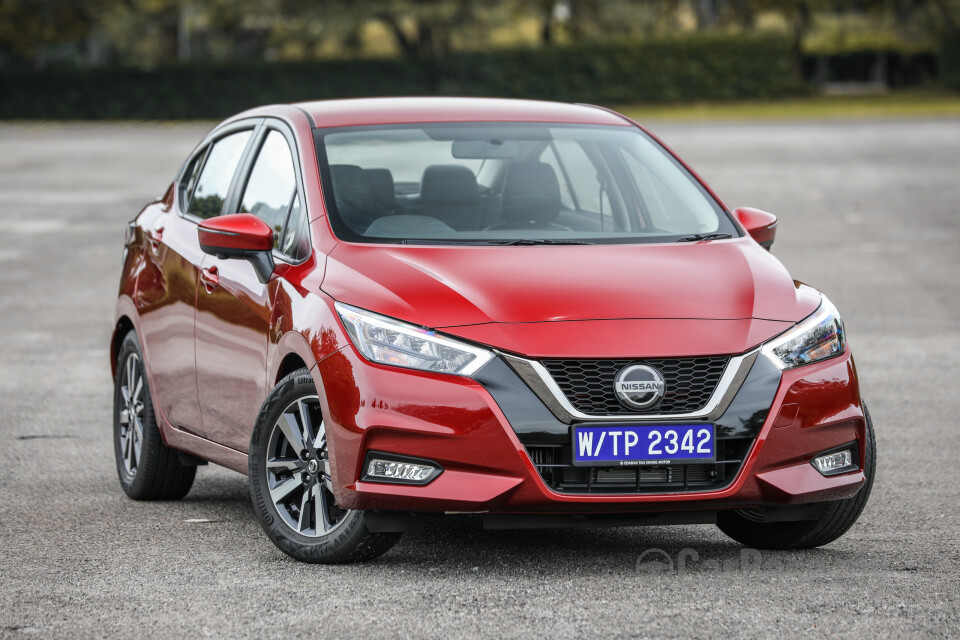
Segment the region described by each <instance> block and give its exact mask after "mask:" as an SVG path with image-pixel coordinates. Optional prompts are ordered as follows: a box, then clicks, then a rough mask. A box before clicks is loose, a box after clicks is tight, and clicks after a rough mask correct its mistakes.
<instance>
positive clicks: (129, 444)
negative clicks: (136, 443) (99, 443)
mask: <svg viewBox="0 0 960 640" xmlns="http://www.w3.org/2000/svg"><path fill="white" fill-rule="evenodd" d="M123 446H124V449H123V458H124V460H125V461H126V466H127V471H129V472H130V473H133V470H134V464H133V432H130V431H128V432H127V437H126V441H125V442H124V443H123Z"/></svg>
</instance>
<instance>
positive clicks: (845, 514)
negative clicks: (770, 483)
mask: <svg viewBox="0 0 960 640" xmlns="http://www.w3.org/2000/svg"><path fill="white" fill-rule="evenodd" d="M863 414H864V417H865V418H866V421H867V428H866V438H867V442H866V446H865V447H864V451H865V453H864V464H863V474H864V476H865V478H866V482H865V483H864V485H863V486H862V487H861V488H860V491H858V492H857V494H856V495H855V496H853V497H850V498H846V499H844V500H836V501H833V502H823V503H820V504H819V505H817V506H819V507H820V508H821V509H822V512H821V514H820V516H819V518H817V519H816V520H803V521H796V522H757V521H756V520H755V519H751V518H749V517H746V516H745V514H744V513H743V512H739V511H725V512H721V513H720V514H719V515H718V517H717V526H718V527H720V530H721V531H723V532H724V533H725V534H727V535H728V536H730V537H731V538H733V539H734V540H736V541H737V542H739V543H740V544H743V545H746V546H748V547H753V548H754V549H811V548H813V547H820V546H823V545H825V544H829V543H831V542H833V541H834V540H836V539H837V538H839V537H840V536H842V535H843V534H844V533H846V532H847V530H848V529H849V528H850V527H852V526H853V523H854V522H856V521H857V518H859V517H860V513H861V512H862V511H863V507H864V506H866V504H867V500H868V499H869V498H870V490H871V489H872V488H873V477H874V475H875V473H876V465H877V444H876V439H875V436H874V433H873V421H872V420H871V419H870V413H869V411H867V406H866V405H865V404H864V405H863Z"/></svg>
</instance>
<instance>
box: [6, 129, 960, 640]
mask: <svg viewBox="0 0 960 640" xmlns="http://www.w3.org/2000/svg"><path fill="white" fill-rule="evenodd" d="M207 128H208V126H207V125H203V124H184V125H158V124H150V125H141V124H124V125H100V124H95V125H94V124H91V125H85V124H71V125H54V124H47V125H42V124H38V125H10V124H5V125H0V221H2V223H0V354H2V355H0V637H96V636H103V637H137V636H146V637H178V636H180V635H187V636H194V635H209V636H224V637H242V636H249V637H256V638H264V637H291V636H316V637H323V638H337V637H381V636H392V635H403V636H417V637H447V636H466V635H481V634H482V635H483V636H485V637H499V636H506V637H528V638H529V637H541V636H557V637H583V636H593V635H597V636H599V635H604V636H607V637H665V636H667V637H669V636H689V635H694V636H708V635H709V636H714V637H728V636H755V637H762V636H768V635H781V636H784V635H795V634H796V635H803V636H821V635H825V634H830V635H838V636H841V637H851V638H852V637H912V636H920V635H923V636H942V637H956V636H957V635H958V634H960V577H958V576H960V534H958V528H960V510H958V508H957V505H958V497H960V465H958V464H957V452H958V451H960V428H958V425H957V423H956V422H955V420H956V419H957V416H958V415H960V393H958V391H957V386H958V381H960V246H958V245H960V180H958V176H960V168H958V167H960V121H957V120H950V121H913V122H862V123H859V122H824V123H799V124H782V123H764V124H733V123H730V124H719V125H710V124H666V123H659V124H658V123H653V125H652V128H653V130H654V131H655V132H656V133H658V134H660V135H661V136H662V137H663V138H664V139H665V140H666V141H667V142H668V143H669V144H672V145H673V146H674V147H675V148H676V149H677V150H678V151H679V152H680V153H681V154H682V155H683V156H684V157H685V158H687V159H688V160H690V161H691V162H692V163H693V165H694V166H695V167H696V168H697V169H698V170H699V171H700V172H701V174H702V175H703V176H704V177H705V178H706V179H707V180H708V181H709V182H710V183H711V184H713V186H715V187H716V188H717V190H718V191H719V192H720V193H721V195H723V196H724V197H725V198H726V199H727V201H728V203H729V204H731V205H733V206H739V205H749V206H755V207H759V208H763V209H767V210H770V211H772V212H774V213H776V214H777V215H779V216H780V218H781V224H780V227H779V231H778V233H779V237H778V240H777V243H776V245H775V247H774V253H775V254H776V255H778V256H779V257H780V258H781V259H782V260H783V261H784V262H785V263H786V265H787V267H788V268H789V269H790V270H791V271H792V273H793V274H794V276H795V277H796V278H798V279H800V280H804V281H806V282H809V283H810V284H813V285H815V286H817V287H819V288H821V289H823V290H825V291H826V292H827V293H828V294H829V295H830V297H831V299H832V300H833V301H834V303H836V305H837V306H838V307H839V308H840V310H841V311H842V312H843V313H844V317H845V320H846V324H847V329H848V332H849V335H850V339H851V343H852V344H853V347H854V349H855V352H856V355H857V364H858V367H859V370H860V374H861V381H862V384H863V393H864V396H865V397H866V398H867V400H868V401H869V403H870V406H871V410H872V413H873V416H874V422H875V424H876V427H877V438H878V446H879V471H878V475H877V481H876V486H875V487H874V494H873V497H872V499H871V502H870V504H868V506H867V508H866V510H865V512H864V514H863V516H862V518H861V519H860V521H859V522H858V524H857V525H856V526H855V527H854V528H853V529H852V530H851V531H850V532H849V533H848V534H847V535H846V536H845V537H843V538H841V539H840V540H839V541H837V542H835V543H834V544H832V545H829V546H828V547H826V548H823V549H820V550H814V551H808V552H802V553H793V552H790V553H777V552H762V553H760V554H759V555H758V554H756V553H746V554H744V553H743V552H742V550H741V548H740V547H738V546H737V545H736V544H734V543H733V542H731V541H729V540H728V539H727V538H725V537H724V536H723V535H722V534H721V533H720V532H719V531H717V530H715V529H714V528H712V527H707V526H704V527H676V528H647V529H608V530H573V531H547V532H538V531H524V532H496V533H479V532H460V531H451V530H443V531H434V532H422V533H416V534H408V535H407V536H406V537H405V538H404V539H403V540H402V541H401V542H400V544H398V545H397V546H396V547H395V548H394V549H393V550H391V551H390V552H389V553H388V554H387V555H385V556H384V557H383V558H381V559H380V560H378V561H375V562H373V563H370V564H366V565H358V566H340V567H324V566H307V565H301V564H298V563H296V562H293V561H291V560H289V559H288V558H287V557H286V556H284V555H282V554H281V553H280V552H279V551H278V550H277V549H275V548H274V547H273V545H272V544H271V543H270V542H269V541H268V540H267V538H266V537H265V536H264V535H263V532H262V531H261V529H260V526H259V524H258V523H257V522H256V521H255V519H254V515H253V513H252V510H251V505H250V500H249V497H248V493H247V487H246V482H245V478H244V477H242V476H240V475H237V474H235V473H232V472H229V471H226V470H222V469H218V468H214V467H205V468H201V469H200V471H199V474H198V477H197V482H196V483H195V485H194V489H193V490H192V491H191V493H190V495H189V496H188V497H187V498H186V499H185V500H183V501H182V502H175V503H174V502H169V503H151V504H144V503H135V502H133V501H131V500H128V499H127V498H126V497H125V496H124V494H123V493H122V491H121V490H120V487H119V485H118V483H117V479H116V471H115V468H114V462H113V450H112V445H111V418H110V415H111V413H110V411H111V409H110V403H111V399H112V392H111V380H110V376H109V365H108V355H107V342H108V336H109V332H110V328H111V327H110V322H111V317H112V309H113V303H114V300H115V295H116V286H117V281H118V276H119V268H120V264H119V262H120V252H121V243H122V239H123V231H124V224H125V222H126V221H127V220H128V219H129V218H131V217H132V216H133V215H134V214H135V213H136V211H137V210H138V208H139V206H140V205H141V204H142V203H143V202H145V201H146V200H148V199H149V198H151V197H153V196H155V195H158V194H160V193H161V192H162V191H163V190H164V188H165V186H166V184H167V181H168V180H169V179H170V178H171V177H172V175H173V173H174V172H175V171H176V169H177V168H178V166H179V163H180V161H181V160H182V159H183V157H184V156H185V155H186V153H187V152H188V151H189V150H190V149H191V148H193V146H194V144H195V143H196V142H197V141H198V140H199V139H200V137H201V136H202V135H203V133H204V132H205V131H206V130H207ZM196 520H202V522H192V521H196ZM654 549H657V550H660V551H652V550H654ZM645 552H648V553H647V554H646V555H645V556H644V555H643V554H644V553H645ZM664 554H665V555H666V557H668V558H669V559H670V561H671V562H674V563H676V562H677V561H678V560H679V559H680V557H681V556H682V557H683V558H684V559H685V566H684V569H683V570H681V571H673V572H665V573H660V574H650V573H647V572H645V571H642V570H641V571H638V570H637V567H638V559H641V556H643V561H646V560H650V559H663V557H664ZM643 561H641V562H640V565H641V569H642V568H643V567H644V566H646V565H645V564H644V562H643Z"/></svg>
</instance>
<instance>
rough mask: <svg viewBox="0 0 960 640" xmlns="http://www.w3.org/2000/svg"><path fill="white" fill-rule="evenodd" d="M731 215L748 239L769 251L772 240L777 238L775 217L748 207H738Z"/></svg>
mask: <svg viewBox="0 0 960 640" xmlns="http://www.w3.org/2000/svg"><path fill="white" fill-rule="evenodd" d="M733 213H734V214H735V215H736V216H737V220H739V221H740V224H742V225H743V228H744V229H746V230H747V233H749V234H750V237H751V238H753V239H754V240H756V241H757V242H758V243H760V246H761V247H763V248H764V249H766V250H767V251H770V247H772V246H773V240H774V238H776V236H777V216H775V215H773V214H772V213H767V212H766V211H761V210H760V209H751V208H750V207H740V208H739V209H737V210H736V211H734V212H733Z"/></svg>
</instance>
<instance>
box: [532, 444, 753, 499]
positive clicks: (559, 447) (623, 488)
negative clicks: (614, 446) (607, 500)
mask: <svg viewBox="0 0 960 640" xmlns="http://www.w3.org/2000/svg"><path fill="white" fill-rule="evenodd" d="M752 442H753V439H752V438H727V439H721V438H718V439H717V459H716V462H711V463H698V464H678V465H669V466H662V467H575V466H573V463H572V454H573V450H572V447H571V446H570V445H569V444H528V445H525V446H526V449H527V452H528V453H529V454H530V459H531V460H532V461H533V465H534V466H535V467H536V468H537V471H538V472H540V477H542V478H543V481H544V482H545V483H546V484H547V486H548V487H550V488H551V489H553V490H554V491H556V492H558V493H624V494H627V493H681V492H685V491H712V490H716V489H722V488H724V487H726V486H727V485H729V484H730V483H731V482H733V480H734V478H735V477H736V476H737V472H738V471H739V470H740V467H741V465H742V464H743V461H744V459H745V458H746V455H747V452H748V451H749V450H750V445H751V443H752Z"/></svg>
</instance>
